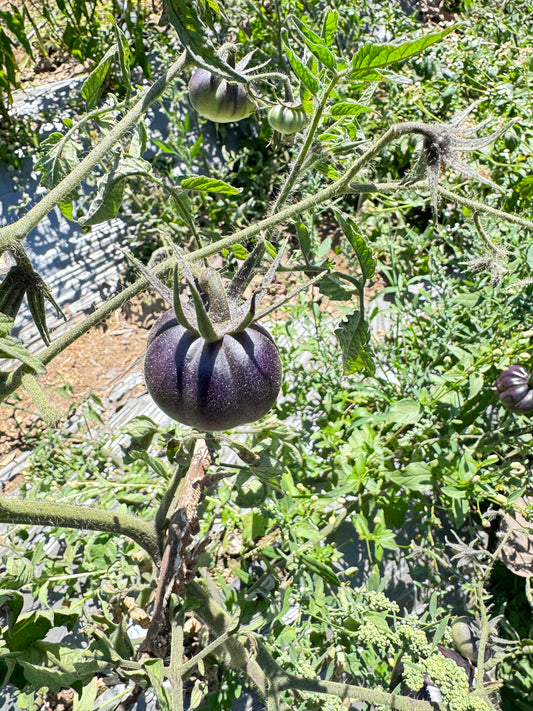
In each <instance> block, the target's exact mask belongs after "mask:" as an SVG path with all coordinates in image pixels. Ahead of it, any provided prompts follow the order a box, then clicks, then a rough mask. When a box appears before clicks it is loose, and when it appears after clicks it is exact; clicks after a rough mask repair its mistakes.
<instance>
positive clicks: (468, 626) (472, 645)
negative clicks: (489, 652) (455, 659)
mask: <svg viewBox="0 0 533 711" xmlns="http://www.w3.org/2000/svg"><path fill="white" fill-rule="evenodd" d="M452 640H453V646H454V647H455V649H456V650H457V651H458V652H459V654H460V655H461V656H463V657H465V659H469V660H470V661H471V662H474V663H475V662H476V661H477V654H478V648H479V638H478V636H477V634H476V631H475V630H474V628H473V625H472V622H471V620H469V619H468V618H466V617H461V618H460V619H458V620H456V622H454V623H453V625H452Z"/></svg>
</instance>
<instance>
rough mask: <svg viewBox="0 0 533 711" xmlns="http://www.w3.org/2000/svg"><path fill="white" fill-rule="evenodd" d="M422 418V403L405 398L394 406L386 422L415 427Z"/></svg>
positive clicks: (388, 413) (386, 417) (387, 415)
mask: <svg viewBox="0 0 533 711" xmlns="http://www.w3.org/2000/svg"><path fill="white" fill-rule="evenodd" d="M421 417H422V410H421V406H420V403H419V402H417V401H416V400H413V399H412V398H403V399H402V400H398V401H397V402H395V403H394V405H392V407H391V408H390V410H389V411H388V412H387V414H386V416H385V422H386V423H387V424H394V425H414V424H416V423H417V422H418V421H419V420H420V418H421Z"/></svg>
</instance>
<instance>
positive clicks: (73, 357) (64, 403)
mask: <svg viewBox="0 0 533 711" xmlns="http://www.w3.org/2000/svg"><path fill="white" fill-rule="evenodd" d="M161 310H162V303H161V302H160V301H159V300H156V301H154V302H147V301H146V300H143V299H141V298H139V299H137V300H135V301H133V302H132V303H131V304H128V306H127V307H126V308H125V309H123V310H120V311H116V312H115V313H114V314H113V315H112V316H110V317H109V319H107V320H106V321H104V322H102V323H101V324H100V325H98V326H96V327H95V328H93V329H92V330H91V331H89V332H88V333H86V334H85V335H83V336H82V337H81V338H79V339H78V340H77V341H76V342H75V343H73V344H72V345H71V346H70V347H69V348H67V349H66V350H65V351H63V352H62V353H60V354H59V355H58V356H57V357H56V358H54V360H53V361H52V363H50V365H49V366H48V372H47V373H46V374H45V375H43V376H40V377H39V384H40V385H41V387H42V388H43V389H44V391H45V393H46V394H47V396H48V397H49V398H50V400H51V401H52V402H53V403H54V405H56V407H57V408H58V409H59V411H60V412H61V413H64V416H65V417H66V416H67V414H68V411H69V408H70V407H71V406H72V405H78V404H80V403H81V402H82V401H83V399H84V398H86V397H87V396H88V395H90V394H91V393H94V394H95V395H97V396H98V397H99V398H101V400H102V402H103V405H104V413H106V414H109V413H111V412H113V411H116V410H118V409H119V408H120V407H121V406H122V405H123V404H124V400H123V399H121V400H118V401H111V400H110V398H109V395H110V392H111V390H112V388H113V386H114V385H116V384H117V383H119V382H120V379H121V378H123V377H124V375H125V374H126V373H128V372H129V371H131V370H132V369H133V368H139V369H140V368H141V365H142V353H143V352H144V348H145V342H146V335H147V329H148V328H149V326H150V325H151V323H152V322H153V321H154V320H155V318H156V316H157V315H158V313H160V312H161ZM143 387H144V386H142V385H139V386H138V387H137V388H136V389H135V390H133V391H132V392H130V393H129V394H128V397H131V396H134V395H137V394H139V393H140V392H142V390H143ZM59 424H61V422H60V423H59ZM42 428H43V425H42V422H41V420H40V417H39V415H38V413H37V410H36V407H35V405H34V404H33V402H32V400H31V399H30V398H29V397H28V396H27V395H26V394H25V393H24V391H23V390H22V389H20V390H19V391H18V392H17V393H16V394H15V395H14V396H12V397H11V398H9V399H8V400H6V401H5V402H4V403H2V404H1V405H0V469H1V468H2V467H5V466H6V465H7V464H9V463H10V462H11V461H13V459H15V458H16V457H17V456H18V455H19V454H21V452H23V451H26V450H28V449H31V448H32V441H33V440H34V438H35V436H37V435H38V433H39V432H40V431H41V430H42Z"/></svg>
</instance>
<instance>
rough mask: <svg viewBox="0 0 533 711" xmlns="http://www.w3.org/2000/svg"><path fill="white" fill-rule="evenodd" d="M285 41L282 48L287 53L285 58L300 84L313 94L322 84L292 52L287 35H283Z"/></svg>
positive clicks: (317, 91)
mask: <svg viewBox="0 0 533 711" xmlns="http://www.w3.org/2000/svg"><path fill="white" fill-rule="evenodd" d="M285 40H286V41H285V42H284V43H283V49H284V50H285V53H286V54H287V59H288V60H289V63H290V65H291V67H292V69H293V71H294V73H295V74H296V76H297V77H298V79H299V80H300V81H301V82H302V84H303V85H304V86H305V87H307V88H308V89H309V91H310V92H311V94H313V96H315V95H316V94H318V93H319V91H320V90H321V89H322V85H321V83H320V81H319V79H318V78H317V77H316V76H315V75H314V74H313V73H312V72H311V71H310V70H309V69H308V68H307V67H306V66H305V64H303V62H302V61H300V59H299V58H298V57H297V56H296V55H295V54H294V52H293V51H292V50H291V49H290V47H289V45H288V42H289V41H290V40H289V39H288V37H287V36H285Z"/></svg>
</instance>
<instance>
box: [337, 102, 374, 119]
mask: <svg viewBox="0 0 533 711" xmlns="http://www.w3.org/2000/svg"><path fill="white" fill-rule="evenodd" d="M365 111H372V108H371V107H370V106H364V105H363V104H358V103H356V102H355V101H339V102H338V103H336V104H334V105H333V106H332V107H331V111H330V113H331V115H332V116H359V114H362V113H364V112H365Z"/></svg>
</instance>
